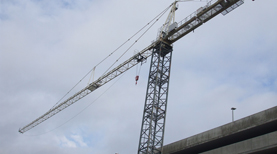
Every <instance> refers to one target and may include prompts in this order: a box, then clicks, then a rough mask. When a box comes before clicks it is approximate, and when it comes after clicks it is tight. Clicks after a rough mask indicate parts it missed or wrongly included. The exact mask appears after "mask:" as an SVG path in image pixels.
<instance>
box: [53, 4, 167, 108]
mask: <svg viewBox="0 0 277 154" xmlns="http://www.w3.org/2000/svg"><path fill="white" fill-rule="evenodd" d="M171 6H172V4H171V5H170V6H169V7H167V8H166V9H165V10H163V11H162V12H161V13H160V14H158V15H157V16H156V17H155V18H153V19H152V20H151V21H150V22H148V23H147V24H146V25H145V26H143V27H142V28H141V29H140V30H139V31H137V32H136V33H135V34H134V35H132V36H131V37H130V38H129V39H128V40H127V41H125V42H124V43H123V44H121V45H120V46H119V47H118V48H116V49H115V50H114V51H113V52H112V53H110V54H109V55H108V56H107V57H105V58H104V59H103V60H101V61H100V62H99V63H98V64H97V65H95V66H94V67H93V68H92V69H91V70H90V71H89V72H88V73H87V74H85V76H84V77H82V78H81V80H80V81H79V82H77V83H76V84H75V85H74V86H73V87H72V88H71V89H70V90H69V91H68V92H67V93H66V94H65V95H64V96H63V97H62V98H61V99H60V100H59V101H58V102H57V103H56V104H55V105H54V106H53V107H52V108H51V109H50V110H52V109H53V108H54V107H56V105H58V104H59V103H60V102H61V100H63V99H64V98H65V97H66V96H67V95H68V94H69V93H70V92H71V91H72V90H73V89H74V88H75V87H76V86H77V85H78V84H80V83H81V82H82V81H83V80H84V78H86V77H87V76H88V75H89V74H90V73H91V72H92V71H93V70H95V68H96V67H97V66H98V65H100V64H101V63H103V62H104V61H105V60H106V59H107V58H108V57H110V56H111V55H112V54H114V53H115V52H116V51H117V50H118V49H120V48H121V47H122V46H123V45H125V44H126V43H127V42H128V41H130V40H131V39H132V38H133V37H135V36H136V35H137V34H138V33H140V32H141V31H142V30H143V29H144V28H145V27H147V26H148V25H149V24H150V23H151V22H153V21H154V20H156V21H155V22H154V23H156V22H157V21H158V19H159V18H160V17H161V16H162V15H164V14H165V12H166V11H167V10H168V9H169V8H170V7H171ZM156 18H158V19H156ZM152 26H153V24H152V25H151V27H152ZM149 29H150V28H148V29H147V31H148V30H149ZM147 31H146V32H147ZM146 32H144V33H143V35H144V34H145V33H146ZM141 37H142V36H140V37H139V39H140V38H141ZM136 42H137V41H135V43H136ZM135 43H133V44H132V45H131V47H132V46H133V45H134V44H135ZM131 47H129V48H128V50H129V49H130V48H131ZM128 50H127V51H128ZM127 51H125V52H124V54H125V53H126V52H127ZM124 54H123V55H124ZM123 55H121V56H120V58H121V57H122V56H123ZM117 61H118V60H117ZM117 61H116V62H117ZM116 62H115V63H116ZM115 63H114V64H115ZM114 64H113V65H114ZM113 65H112V66H113ZM112 66H111V67H112ZM111 67H109V68H108V70H109V69H110V68H111ZM108 70H107V71H108ZM107 71H106V72H107ZM106 72H105V73H106ZM105 73H104V74H105Z"/></svg>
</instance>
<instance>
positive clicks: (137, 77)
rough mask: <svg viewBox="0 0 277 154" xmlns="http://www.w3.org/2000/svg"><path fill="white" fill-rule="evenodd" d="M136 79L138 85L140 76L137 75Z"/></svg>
mask: <svg viewBox="0 0 277 154" xmlns="http://www.w3.org/2000/svg"><path fill="white" fill-rule="evenodd" d="M135 79H136V84H137V81H138V80H139V76H138V75H137V76H136V78H135Z"/></svg>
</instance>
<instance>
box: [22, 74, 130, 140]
mask: <svg viewBox="0 0 277 154" xmlns="http://www.w3.org/2000/svg"><path fill="white" fill-rule="evenodd" d="M124 74H125V73H123V74H122V75H121V76H120V77H119V78H118V79H117V80H116V81H115V82H114V83H113V84H112V85H111V86H109V87H108V88H107V89H106V90H105V91H104V92H103V93H101V94H100V95H99V96H98V97H97V98H96V99H95V100H93V101H92V102H90V104H88V105H87V106H86V107H84V108H83V109H82V110H81V111H79V112H78V113H77V114H75V115H74V116H73V117H71V118H70V119H68V120H67V121H65V122H64V123H62V124H60V125H59V126H57V127H55V128H53V129H51V130H49V131H46V132H44V133H41V134H34V135H26V134H25V136H40V135H44V134H47V133H50V132H52V131H54V130H56V129H58V128H60V127H61V126H63V125H65V124H66V123H68V122H69V121H71V120H72V119H74V118H75V117H77V116H78V115H80V114H81V113H82V112H84V111H85V110H86V109H87V108H89V107H90V106H91V105H92V104H93V103H95V102H96V101H97V100H98V99H100V98H101V97H102V96H103V95H104V94H105V93H106V92H107V91H108V90H110V89H111V88H112V87H113V86H114V85H115V84H116V83H117V82H118V81H119V80H120V79H121V78H122V76H124Z"/></svg>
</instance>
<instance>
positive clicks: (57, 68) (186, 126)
mask: <svg viewBox="0 0 277 154" xmlns="http://www.w3.org/2000/svg"><path fill="white" fill-rule="evenodd" d="M172 2H173V1H170V0H163V1H161V0H134V1H128V0H106V1H101V0H79V1H73V0H0V105H1V107H0V153H1V154H17V153H22V154H36V153H40V154H49V153H60V154H71V153H72V154H73V153H84V154H88V153H97V154H113V153H116V152H118V153H119V154H130V153H136V151H137V147H138V142H139V133H140V126H141V119H142V111H143V105H144V99H145V92H146V84H147V78H148V71H149V61H150V59H148V61H147V63H146V64H144V65H142V67H141V72H140V74H139V76H140V80H139V81H138V85H135V79H134V78H135V76H136V68H133V69H131V70H129V71H128V72H126V73H125V74H124V75H123V76H122V77H121V78H119V79H115V80H114V81H111V82H110V83H108V84H106V85H105V86H103V87H101V88H100V89H98V90H97V91H95V92H93V93H92V94H90V95H89V96H87V97H85V98H84V99H82V100H80V101H79V102H77V103H76V104H74V105H72V106H70V107H69V108H67V109H65V110H64V111H62V112H60V113H59V114H57V115H55V116H54V117H52V118H50V119H49V120H47V121H45V122H44V123H42V124H41V125H39V126H37V127H35V128H33V129H31V130H30V131H28V132H26V133H24V134H20V133H18V129H19V128H20V127H21V128H22V127H23V126H25V125H26V124H28V123H29V122H31V121H33V120H34V119H36V118H38V117H39V116H41V115H42V114H44V113H45V112H47V111H48V110H49V109H50V108H51V107H52V106H54V105H55V104H56V103H57V102H58V101H59V100H60V99H61V97H62V96H64V95H65V94H66V93H67V92H68V91H69V90H70V89H71V88H72V87H73V86H74V85H75V84H76V83H77V82H78V81H80V79H81V78H82V77H84V75H85V74H87V73H88V72H89V71H90V70H91V69H92V68H93V67H94V66H95V65H96V64H98V63H99V62H100V61H101V60H102V59H103V58H105V57H106V56H107V55H109V54H110V53H111V52H112V51H114V50H115V49H116V48H117V47H118V46H120V45H121V44H122V43H123V42H125V41H126V40H127V39H128V38H130V37H131V36H132V35H133V34H134V33H136V32H137V31H138V30H139V29H140V28H142V27H143V26H144V25H146V24H147V23H148V22H149V21H150V20H152V19H153V18H154V17H155V16H156V15H158V14H159V13H160V12H162V11H163V10H164V9H165V8H166V7H168V6H169V5H170V4H171V3H172ZM203 5H205V2H186V3H179V9H178V11H177V12H176V21H180V20H182V19H183V18H185V17H186V16H188V15H189V14H191V13H192V12H194V11H195V10H197V9H198V8H199V7H200V6H203ZM276 6H277V1H276V0H265V1H262V0H256V1H254V2H253V1H251V0H245V4H243V5H242V6H241V7H239V8H238V9H236V10H234V11H233V12H231V13H230V14H227V15H226V16H223V15H218V16H217V17H215V18H214V19H212V20H211V21H209V22H207V23H205V24H203V25H202V26H201V27H199V28H198V29H197V30H195V31H194V33H190V34H189V35H187V36H185V37H183V38H182V39H180V40H179V41H177V42H176V43H175V44H174V48H173V50H174V51H173V60H172V70H171V79H170V89H169V100H168V112H167V121H166V128H165V144H168V143H171V142H174V141H178V140H180V139H183V138H186V137H189V136H192V135H195V134H198V133H201V132H203V131H206V130H209V129H212V128H215V127H218V126H221V125H224V124H226V123H229V122H231V120H232V116H231V110H230V108H231V107H236V108H237V110H235V119H240V118H243V117H246V116H249V115H251V114H254V113H257V112H259V111H262V110H265V109H268V108H271V107H273V106H276V104H277V80H276V78H277V69H276V66H277V45H276V43H277V30H276V27H277V21H276V20H275V19H276V14H277V10H276ZM166 16H167V15H165V16H164V17H163V18H161V19H160V20H159V21H158V22H157V24H156V25H154V26H153V27H152V28H151V29H150V30H149V32H148V33H147V34H146V35H145V37H143V38H142V39H141V40H139V42H138V43H137V44H136V45H135V46H134V47H133V48H131V50H130V51H129V52H128V53H127V54H126V55H125V56H124V57H123V60H125V59H128V58H129V57H130V56H132V55H133V54H134V51H139V50H142V49H143V48H145V47H146V46H148V45H149V44H150V43H151V41H152V40H155V38H156V34H157V30H158V28H159V27H160V26H161V25H162V24H163V22H164V21H165V18H166ZM137 37H138V36H137ZM135 39H136V38H134V39H132V40H131V41H129V43H128V44H127V46H124V47H123V48H121V49H120V50H118V51H117V52H116V53H115V54H114V55H113V56H111V57H110V58H109V59H108V60H107V61H105V62H104V63H102V64H101V65H99V66H98V67H97V68H96V71H95V78H97V77H99V76H101V75H102V73H103V72H104V71H105V70H106V69H107V68H108V67H109V66H110V64H111V63H113V62H114V61H115V60H116V59H117V58H118V56H119V55H120V54H122V53H123V52H124V51H125V50H126V49H127V48H128V47H129V45H130V44H132V43H133V42H134V41H135ZM118 64H119V63H118ZM89 76H90V75H89ZM89 76H88V77H87V78H85V79H84V80H83V81H82V82H81V83H80V84H79V85H78V86H77V87H76V88H75V89H74V90H73V91H72V92H71V93H70V94H69V95H67V97H69V96H70V95H72V94H74V93H75V92H77V91H78V90H80V89H82V88H83V87H84V86H86V85H87V83H88V82H89ZM83 109H85V110H84V111H83V112H81V111H82V110H83ZM77 114H78V116H76V115H77ZM73 117H74V118H73ZM67 121H68V122H67Z"/></svg>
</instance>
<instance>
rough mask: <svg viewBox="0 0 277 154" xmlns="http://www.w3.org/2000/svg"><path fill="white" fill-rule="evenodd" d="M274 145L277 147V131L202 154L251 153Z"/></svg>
mask: <svg viewBox="0 0 277 154" xmlns="http://www.w3.org/2000/svg"><path fill="white" fill-rule="evenodd" d="M274 147H275V148H277V131H276V132H272V133H269V134H265V135H262V136H259V137H255V138H252V139H249V140H245V141H241V142H238V143H234V144H231V145H228V146H225V147H221V148H218V149H214V150H210V151H207V152H203V153H200V154H233V153H237V154H249V153H255V152H258V151H266V150H268V149H272V148H274ZM264 154H268V153H264Z"/></svg>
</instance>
